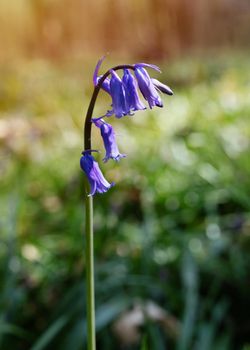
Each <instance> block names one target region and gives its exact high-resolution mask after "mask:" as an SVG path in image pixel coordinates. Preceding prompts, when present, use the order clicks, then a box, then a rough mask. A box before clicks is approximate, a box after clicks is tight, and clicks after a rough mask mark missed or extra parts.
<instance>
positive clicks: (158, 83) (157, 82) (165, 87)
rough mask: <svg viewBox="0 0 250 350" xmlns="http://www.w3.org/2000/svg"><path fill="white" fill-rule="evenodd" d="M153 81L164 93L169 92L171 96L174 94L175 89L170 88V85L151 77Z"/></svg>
mask: <svg viewBox="0 0 250 350" xmlns="http://www.w3.org/2000/svg"><path fill="white" fill-rule="evenodd" d="M151 80H152V83H153V84H154V86H155V87H156V88H157V89H158V90H159V91H161V92H163V93H164V94H167V95H169V96H172V95H173V94H174V93H173V91H172V90H171V89H170V87H169V86H167V85H165V84H163V83H161V82H160V81H159V80H157V79H154V78H151Z"/></svg>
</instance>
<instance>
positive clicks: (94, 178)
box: [80, 151, 114, 196]
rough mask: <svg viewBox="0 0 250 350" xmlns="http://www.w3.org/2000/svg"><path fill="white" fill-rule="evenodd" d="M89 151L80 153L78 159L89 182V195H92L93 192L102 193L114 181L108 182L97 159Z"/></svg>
mask: <svg viewBox="0 0 250 350" xmlns="http://www.w3.org/2000/svg"><path fill="white" fill-rule="evenodd" d="M90 152H91V151H85V152H83V153H82V157H81V159H80V166H81V169H82V170H83V171H84V173H85V175H86V176H87V179H88V181H89V184H90V193H89V196H93V195H94V194H95V193H104V192H107V191H108V190H109V189H110V188H111V187H112V186H114V183H111V184H110V183H109V182H108V181H107V180H106V179H105V177H104V176H103V174H102V172H101V169H100V168H99V165H98V163H97V161H95V159H94V157H93V156H92V155H91V154H90Z"/></svg>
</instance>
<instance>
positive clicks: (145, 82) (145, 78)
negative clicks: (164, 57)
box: [134, 64, 163, 108]
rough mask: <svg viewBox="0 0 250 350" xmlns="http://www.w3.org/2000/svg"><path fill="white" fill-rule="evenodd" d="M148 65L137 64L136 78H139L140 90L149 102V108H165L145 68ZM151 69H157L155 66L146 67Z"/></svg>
mask: <svg viewBox="0 0 250 350" xmlns="http://www.w3.org/2000/svg"><path fill="white" fill-rule="evenodd" d="M145 65H146V64H135V65H134V67H135V76H136V78H137V82H138V85H139V89H140V91H141V93H142V95H143V97H144V98H145V100H147V101H148V104H149V107H150V108H153V107H154V106H158V107H163V103H162V101H161V98H160V95H159V94H158V92H157V89H156V88H155V86H154V84H153V82H152V80H151V78H150V76H149V74H148V72H147V71H146V69H145V68H144V67H143V66H145ZM146 66H149V67H151V68H154V69H156V68H155V66H151V65H146Z"/></svg>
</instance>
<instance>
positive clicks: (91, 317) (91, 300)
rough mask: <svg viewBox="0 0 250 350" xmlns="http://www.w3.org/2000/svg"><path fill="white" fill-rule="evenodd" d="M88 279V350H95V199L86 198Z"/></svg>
mask: <svg viewBox="0 0 250 350" xmlns="http://www.w3.org/2000/svg"><path fill="white" fill-rule="evenodd" d="M85 203H86V204H85V205H86V211H85V214H86V216H85V220H86V231H85V232H86V279H87V335H88V339H87V341H88V350H95V348H96V344H95V282H94V237H93V198H92V196H89V197H88V196H86V201H85Z"/></svg>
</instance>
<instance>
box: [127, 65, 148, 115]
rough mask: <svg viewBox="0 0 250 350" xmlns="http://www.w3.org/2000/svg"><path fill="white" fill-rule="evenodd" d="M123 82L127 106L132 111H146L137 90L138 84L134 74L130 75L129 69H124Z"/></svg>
mask: <svg viewBox="0 0 250 350" xmlns="http://www.w3.org/2000/svg"><path fill="white" fill-rule="evenodd" d="M122 82H123V84H124V87H125V91H126V102H127V106H128V108H129V109H130V110H131V111H138V110H142V109H146V107H145V106H144V104H143V103H142V102H141V100H140V97H139V94H138V91H137V88H138V85H137V82H136V79H135V77H134V76H133V74H131V73H130V71H129V69H124V75H123V77H122Z"/></svg>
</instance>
